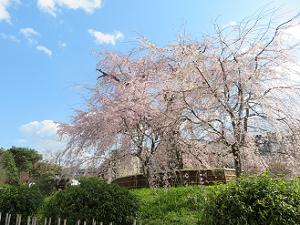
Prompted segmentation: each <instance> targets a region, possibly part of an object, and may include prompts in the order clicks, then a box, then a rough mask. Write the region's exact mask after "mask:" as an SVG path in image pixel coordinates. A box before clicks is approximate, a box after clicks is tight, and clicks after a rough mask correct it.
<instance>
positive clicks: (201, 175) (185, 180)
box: [112, 169, 235, 188]
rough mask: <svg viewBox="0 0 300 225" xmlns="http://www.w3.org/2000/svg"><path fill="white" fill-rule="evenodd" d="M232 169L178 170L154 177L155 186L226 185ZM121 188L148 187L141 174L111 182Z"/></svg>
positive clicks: (232, 177) (231, 174) (231, 175)
mask: <svg viewBox="0 0 300 225" xmlns="http://www.w3.org/2000/svg"><path fill="white" fill-rule="evenodd" d="M234 178H235V173H234V170H233V169H214V170H179V171H175V172H172V173H158V174H156V175H155V177H154V179H153V180H154V184H155V185H156V186H160V187H161V186H163V185H165V184H168V185H170V186H177V185H192V184H201V185H209V184H212V183H215V182H221V183H226V182H227V181H229V180H231V179H234ZM112 183H115V184H118V185H119V186H121V187H126V188H143V187H149V183H148V180H147V178H146V177H145V176H144V175H142V174H137V175H134V176H127V177H120V178H117V179H115V180H113V181H112Z"/></svg>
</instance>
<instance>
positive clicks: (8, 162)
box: [0, 151, 19, 184]
mask: <svg viewBox="0 0 300 225" xmlns="http://www.w3.org/2000/svg"><path fill="white" fill-rule="evenodd" d="M0 169H1V171H2V172H3V174H2V175H3V180H4V181H5V183H8V184H16V183H18V180H19V175H18V168H17V167H16V164H15V161H14V157H13V154H12V153H11V152H9V151H1V155H0Z"/></svg>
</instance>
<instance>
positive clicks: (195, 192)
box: [132, 186, 205, 225]
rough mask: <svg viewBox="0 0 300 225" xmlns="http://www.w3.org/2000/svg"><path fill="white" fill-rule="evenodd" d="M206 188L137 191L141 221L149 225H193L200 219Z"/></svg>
mask: <svg viewBox="0 0 300 225" xmlns="http://www.w3.org/2000/svg"><path fill="white" fill-rule="evenodd" d="M204 190H205V187H204V186H187V187H176V188H175V187H171V188H167V189H163V188H157V189H146V188H145V189H137V190H133V191H132V192H133V193H134V194H135V195H136V196H137V197H138V199H139V201H140V206H141V207H140V213H139V220H140V221H141V222H142V224H147V225H148V224H149V225H151V224H152V225H185V224H186V225H192V224H197V222H198V219H199V211H200V205H202V204H203V201H204V198H203V191H204Z"/></svg>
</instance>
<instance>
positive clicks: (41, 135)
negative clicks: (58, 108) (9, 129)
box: [18, 120, 66, 155]
mask: <svg viewBox="0 0 300 225" xmlns="http://www.w3.org/2000/svg"><path fill="white" fill-rule="evenodd" d="M57 129H58V124H57V123H55V122H54V121H53V120H43V121H32V122H30V123H27V124H24V125H22V126H21V127H20V128H19V130H20V132H21V134H22V138H20V139H19V140H18V143H19V144H22V143H24V144H27V145H28V144H29V145H30V146H29V147H32V148H35V149H36V150H38V151H40V152H42V153H44V154H46V155H51V154H54V153H56V152H59V151H62V150H64V149H65V146H66V143H65V142H64V141H61V140H60V138H59V137H58V136H57V134H56V132H57Z"/></svg>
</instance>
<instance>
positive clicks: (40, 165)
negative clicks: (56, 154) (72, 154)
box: [0, 146, 61, 191]
mask: <svg viewBox="0 0 300 225" xmlns="http://www.w3.org/2000/svg"><path fill="white" fill-rule="evenodd" d="M60 171H61V168H60V166H58V165H57V164H54V163H51V162H48V161H45V160H43V157H42V155H41V154H39V153H38V152H37V151H36V150H34V149H31V148H22V147H14V146H13V147H11V148H9V149H4V148H0V184H1V183H2V184H10V185H20V184H30V183H35V184H36V185H38V186H40V187H41V189H42V190H45V191H46V190H48V189H51V188H52V186H53V185H51V184H52V183H53V180H54V179H55V176H56V175H57V174H59V173H60Z"/></svg>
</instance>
